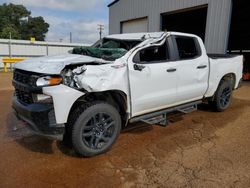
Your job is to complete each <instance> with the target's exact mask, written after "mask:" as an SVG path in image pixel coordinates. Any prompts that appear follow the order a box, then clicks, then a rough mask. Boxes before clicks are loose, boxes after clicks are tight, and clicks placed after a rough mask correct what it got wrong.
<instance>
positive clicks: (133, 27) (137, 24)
mask: <svg viewBox="0 0 250 188" xmlns="http://www.w3.org/2000/svg"><path fill="white" fill-rule="evenodd" d="M141 32H148V18H147V17H146V18H139V19H134V20H128V21H124V22H121V33H141Z"/></svg>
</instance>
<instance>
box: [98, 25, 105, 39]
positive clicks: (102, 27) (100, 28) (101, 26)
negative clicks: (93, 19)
mask: <svg viewBox="0 0 250 188" xmlns="http://www.w3.org/2000/svg"><path fill="white" fill-rule="evenodd" d="M98 30H99V35H100V40H101V39H102V32H103V30H104V25H102V24H98Z"/></svg>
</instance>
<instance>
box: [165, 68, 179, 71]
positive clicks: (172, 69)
mask: <svg viewBox="0 0 250 188" xmlns="http://www.w3.org/2000/svg"><path fill="white" fill-rule="evenodd" d="M176 70H177V69H175V68H170V69H168V70H167V72H175V71H176Z"/></svg>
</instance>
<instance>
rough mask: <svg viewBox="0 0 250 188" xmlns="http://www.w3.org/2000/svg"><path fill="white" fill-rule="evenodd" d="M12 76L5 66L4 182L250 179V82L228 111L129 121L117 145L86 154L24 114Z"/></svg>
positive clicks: (231, 183) (164, 183) (152, 183)
mask: <svg viewBox="0 0 250 188" xmlns="http://www.w3.org/2000/svg"><path fill="white" fill-rule="evenodd" d="M10 77H11V74H4V73H0V122H1V124H0V125H1V126H0V187H37V188H38V187H102V188H103V187H146V186H147V187H209V188H212V187H220V188H221V187H239V188H242V187H246V188H247V187H250V83H244V84H243V87H242V88H241V89H239V90H237V91H236V92H235V93H234V99H233V104H232V106H231V108H230V109H228V110H227V111H226V112H223V113H215V112H212V111H210V109H209V108H208V106H206V105H202V106H200V107H199V110H198V111H196V112H193V113H191V114H187V115H184V116H177V117H172V118H171V119H172V121H173V123H171V124H170V125H169V126H167V127H165V128H164V127H159V126H148V125H145V124H142V123H138V124H133V125H129V128H128V129H126V130H124V131H123V133H122V134H121V135H120V137H119V139H118V141H117V143H116V144H115V145H114V147H113V148H112V150H111V151H110V152H108V153H106V154H104V155H100V156H97V157H94V158H80V157H78V156H77V155H75V153H74V152H73V151H72V150H71V149H70V148H67V147H66V146H63V145H62V143H60V142H57V141H51V140H46V139H44V138H40V137H37V136H35V135H33V134H32V133H31V132H30V131H29V130H28V129H27V128H26V126H25V125H24V124H23V123H21V122H18V121H17V119H16V118H15V116H14V114H13V111H12V109H11V96H12V93H13V91H12V88H11V79H10Z"/></svg>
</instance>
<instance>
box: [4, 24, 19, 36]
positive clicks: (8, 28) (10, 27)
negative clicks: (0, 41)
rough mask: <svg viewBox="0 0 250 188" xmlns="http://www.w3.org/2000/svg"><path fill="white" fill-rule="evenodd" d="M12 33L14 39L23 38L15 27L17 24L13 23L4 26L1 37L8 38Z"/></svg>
mask: <svg viewBox="0 0 250 188" xmlns="http://www.w3.org/2000/svg"><path fill="white" fill-rule="evenodd" d="M10 33H11V38H12V39H20V38H21V36H20V34H19V33H18V31H17V30H16V29H15V26H13V25H7V26H6V27H4V28H3V30H2V32H1V33H0V38H4V39H8V38H10Z"/></svg>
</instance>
